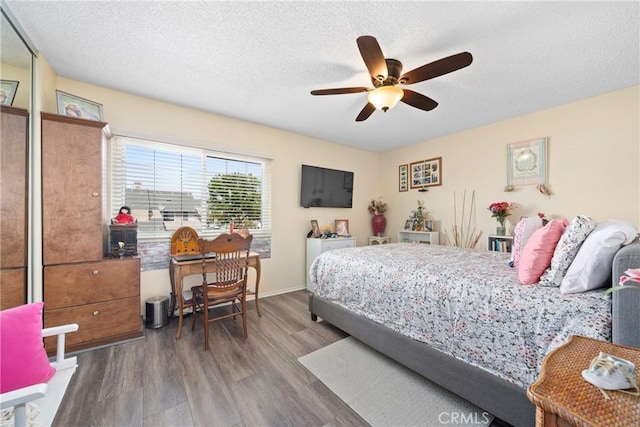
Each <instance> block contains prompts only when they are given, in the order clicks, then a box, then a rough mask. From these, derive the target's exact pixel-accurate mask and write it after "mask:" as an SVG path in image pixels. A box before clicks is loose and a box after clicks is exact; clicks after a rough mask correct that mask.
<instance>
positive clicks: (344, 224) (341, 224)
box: [336, 219, 349, 236]
mask: <svg viewBox="0 0 640 427" xmlns="http://www.w3.org/2000/svg"><path fill="white" fill-rule="evenodd" d="M336 234H337V235H338V236H348V235H349V220H348V219H336Z"/></svg>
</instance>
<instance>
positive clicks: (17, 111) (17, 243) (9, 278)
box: [0, 105, 29, 310]
mask: <svg viewBox="0 0 640 427" xmlns="http://www.w3.org/2000/svg"><path fill="white" fill-rule="evenodd" d="M28 136H29V113H28V111H27V110H25V109H22V108H15V107H10V106H7V105H0V183H1V184H0V309H1V310H4V309H7V308H11V307H16V306H19V305H22V304H24V303H25V302H26V301H27V286H26V284H27V200H28V199H27V194H28V188H27V176H28V167H27V162H28V160H27V153H28V149H27V147H28V141H29V138H28Z"/></svg>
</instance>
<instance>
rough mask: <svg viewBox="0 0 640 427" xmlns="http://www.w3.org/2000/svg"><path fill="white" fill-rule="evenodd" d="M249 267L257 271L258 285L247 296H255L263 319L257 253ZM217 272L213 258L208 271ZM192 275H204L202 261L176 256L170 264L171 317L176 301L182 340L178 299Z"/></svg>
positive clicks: (250, 257) (258, 255) (252, 253)
mask: <svg viewBox="0 0 640 427" xmlns="http://www.w3.org/2000/svg"><path fill="white" fill-rule="evenodd" d="M249 267H251V268H253V269H255V270H256V284H255V288H254V291H253V292H251V291H249V290H247V295H254V298H255V299H254V300H255V303H256V312H257V313H258V316H259V317H262V314H260V306H259V305H258V290H259V288H260V273H261V265H260V254H259V253H257V252H250V253H249ZM215 270H216V259H215V258H211V259H210V260H207V271H208V272H209V271H210V272H214V271H215ZM192 274H198V275H201V274H202V260H201V259H200V257H199V256H197V255H196V256H194V255H185V256H174V257H171V262H170V263H169V277H170V279H171V315H172V316H173V314H174V312H175V309H176V301H177V303H178V333H177V335H176V338H180V335H181V334H182V318H183V310H184V307H183V306H182V298H177V296H178V295H180V296H182V288H183V286H182V284H183V281H184V278H185V277H186V276H190V275H192Z"/></svg>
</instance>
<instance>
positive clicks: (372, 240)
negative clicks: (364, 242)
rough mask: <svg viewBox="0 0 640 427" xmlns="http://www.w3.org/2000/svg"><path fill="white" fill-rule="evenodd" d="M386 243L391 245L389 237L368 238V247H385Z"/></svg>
mask: <svg viewBox="0 0 640 427" xmlns="http://www.w3.org/2000/svg"><path fill="white" fill-rule="evenodd" d="M387 243H391V237H389V236H384V237H378V236H369V246H373V245H386V244H387Z"/></svg>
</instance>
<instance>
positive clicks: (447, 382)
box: [309, 239, 640, 427]
mask: <svg viewBox="0 0 640 427" xmlns="http://www.w3.org/2000/svg"><path fill="white" fill-rule="evenodd" d="M628 268H640V243H639V242H638V240H637V239H636V240H635V241H634V242H633V243H631V244H630V245H627V246H625V247H623V248H622V249H620V250H619V251H618V253H617V254H616V256H615V258H614V261H613V266H612V279H611V280H612V283H613V284H617V283H618V280H619V278H620V276H621V275H622V274H623V273H624V271H625V270H627V269H628ZM639 307H640V291H636V290H623V291H618V292H615V293H614V294H613V304H612V310H613V313H612V314H613V318H612V319H613V325H612V327H613V342H614V343H617V344H621V345H626V346H631V347H640V315H639V314H638V308H639ZM309 311H310V312H311V318H312V320H314V321H315V320H316V319H317V317H318V316H319V317H321V318H323V319H324V320H325V321H327V322H329V323H331V324H332V325H334V326H335V327H337V328H339V329H342V330H343V331H345V332H346V333H348V334H349V335H351V336H353V337H354V338H357V339H358V340H360V341H362V342H364V343H365V344H367V345H369V346H370V347H372V348H374V349H376V350H377V351H379V352H381V353H383V354H385V355H387V356H389V357H390V358H392V359H394V360H396V361H397V362H399V363H401V364H402V365H405V366H407V367H408V368H410V369H412V370H414V371H416V372H418V373H419V374H421V375H423V376H424V377H426V378H428V379H429V380H431V381H433V382H434V383H436V384H439V385H440V386H442V387H444V388H446V389H447V390H450V391H452V392H453V393H456V394H457V395H459V396H461V397H463V398H464V399H466V400H468V401H470V402H471V403H473V404H475V405H476V406H478V407H480V408H482V409H483V410H485V411H487V412H489V413H490V414H492V415H494V416H495V417H497V418H499V419H501V420H502V421H505V422H507V423H509V424H512V425H514V426H518V427H520V426H533V425H535V406H534V405H533V403H531V402H530V401H529V399H528V398H527V395H526V390H525V389H523V388H521V387H518V386H517V385H515V384H512V383H510V382H508V381H506V380H504V379H501V378H499V377H497V376H495V375H492V374H490V373H489V372H487V371H485V370H483V369H480V368H477V367H475V366H473V365H470V364H468V363H465V362H463V361H461V360H459V359H457V358H455V357H452V356H449V355H447V354H445V353H443V352H441V351H439V350H436V349H434V348H432V347H430V346H429V345H428V344H425V343H422V342H419V341H416V340H414V339H411V338H408V337H406V336H404V335H402V334H400V333H398V332H396V331H393V330H391V329H389V328H387V327H385V326H383V325H381V324H379V323H376V322H373V321H371V320H369V319H366V318H365V317H362V316H360V315H357V314H355V313H353V312H351V311H349V310H347V309H345V308H343V307H341V306H338V305H336V304H334V303H332V302H330V301H328V300H326V299H323V298H320V297H317V296H315V295H313V294H310V295H309Z"/></svg>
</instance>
